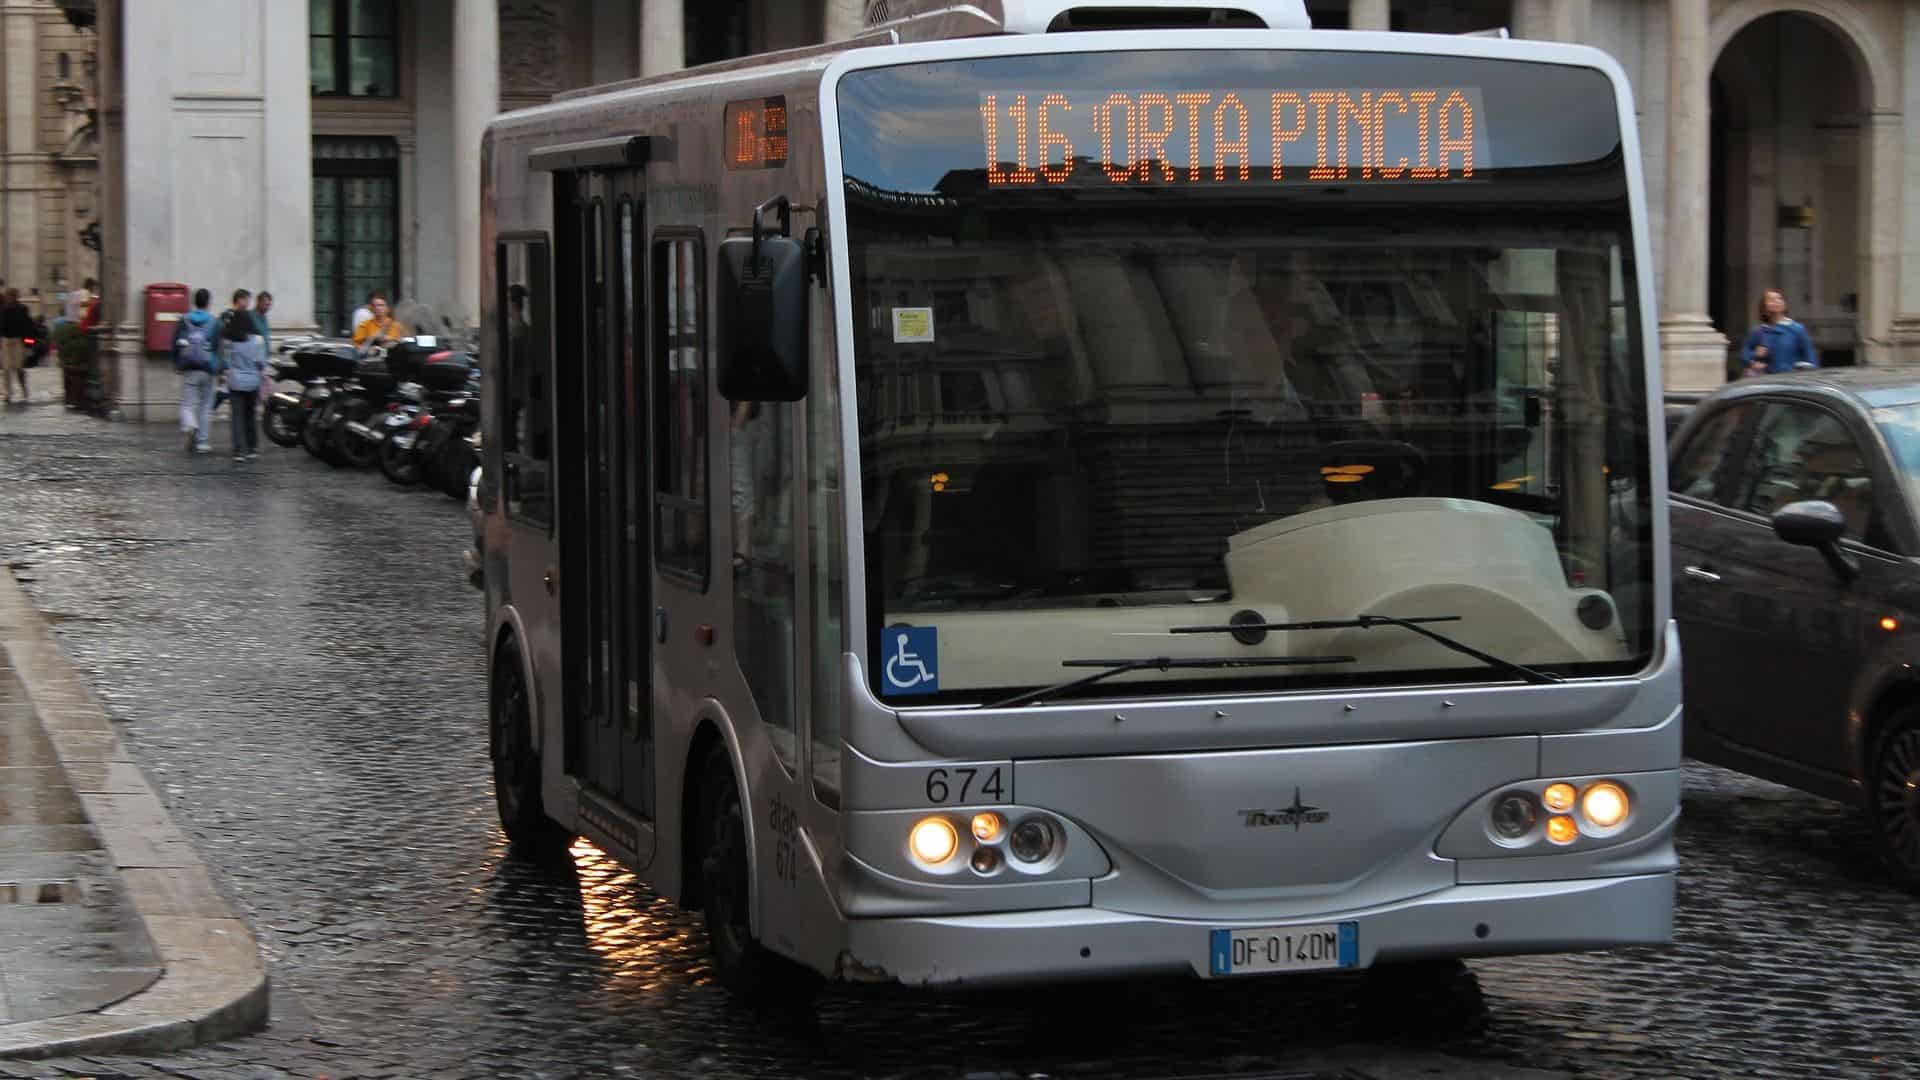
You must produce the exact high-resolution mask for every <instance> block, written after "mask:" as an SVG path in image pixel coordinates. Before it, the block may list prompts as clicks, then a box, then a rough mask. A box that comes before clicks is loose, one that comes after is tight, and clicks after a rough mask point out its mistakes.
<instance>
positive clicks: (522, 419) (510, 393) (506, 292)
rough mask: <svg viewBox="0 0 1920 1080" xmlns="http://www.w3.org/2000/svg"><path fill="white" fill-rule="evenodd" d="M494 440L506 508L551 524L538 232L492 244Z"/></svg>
mask: <svg viewBox="0 0 1920 1080" xmlns="http://www.w3.org/2000/svg"><path fill="white" fill-rule="evenodd" d="M499 261H500V266H499V279H498V280H499V282H500V296H499V297H498V298H497V303H498V305H499V310H500V312H501V319H500V324H501V325H500V355H501V357H502V364H501V375H502V376H503V379H502V381H503V382H504V383H505V384H506V386H505V388H504V392H502V393H501V394H500V407H501V410H502V416H501V425H500V441H501V455H502V460H503V462H504V464H505V466H506V476H505V477H504V481H503V484H502V488H503V491H504V493H505V495H506V501H507V514H508V515H509V516H510V517H515V518H519V519H521V520H523V521H529V522H532V523H534V524H536V525H541V526H550V525H552V524H553V497H552V494H551V489H550V487H549V483H548V471H547V462H548V460H549V459H550V458H551V457H552V456H553V401H552V397H551V387H552V365H551V363H550V361H549V354H548V349H549V347H550V346H549V342H550V340H551V334H552V313H551V306H550V305H551V303H552V300H551V295H550V290H549V286H548V276H549V273H550V271H549V269H548V256H547V245H546V242H545V241H544V240H513V241H507V242H505V243H502V244H501V245H500V250H499Z"/></svg>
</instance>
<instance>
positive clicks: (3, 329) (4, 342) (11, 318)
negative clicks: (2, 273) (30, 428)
mask: <svg viewBox="0 0 1920 1080" xmlns="http://www.w3.org/2000/svg"><path fill="white" fill-rule="evenodd" d="M32 336H33V315H32V314H31V313H29V312H28V311H27V305H25V304H23V303H21V302H20V290H19V289H8V290H7V291H6V294H5V301H4V303H3V304H0V383H5V384H6V390H7V393H6V400H7V404H9V405H11V404H13V384H14V383H15V382H18V383H19V384H20V400H21V401H22V402H25V401H27V400H28V397H27V339H28V338H30V337H32Z"/></svg>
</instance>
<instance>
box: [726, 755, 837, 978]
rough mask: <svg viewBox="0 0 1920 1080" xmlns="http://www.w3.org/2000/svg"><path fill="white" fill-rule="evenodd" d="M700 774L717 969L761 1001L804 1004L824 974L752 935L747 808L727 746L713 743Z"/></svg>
mask: <svg viewBox="0 0 1920 1080" xmlns="http://www.w3.org/2000/svg"><path fill="white" fill-rule="evenodd" d="M701 777H702V778H701V785H700V792H701V812H700V823H701V830H700V833H699V835H700V837H701V839H702V842H703V843H704V844H705V850H704V852H703V854H702V858H701V862H700V878H701V880H700V885H701V889H700V893H701V902H702V908H703V913H704V914H705V916H706V921H707V943H708V947H709V948H710V949H711V950H712V952H713V968H714V974H715V976H716V977H717V978H718V979H719V981H720V985H721V986H724V987H726V989H727V990H728V992H730V993H732V994H735V995H738V996H739V997H742V998H745V999H746V1000H748V1001H751V1002H754V1003H756V1004H776V1003H780V1004H805V1003H807V1002H809V1001H811V1000H812V998H813V995H814V994H815V993H817V992H818V991H819V987H820V978H819V976H817V975H815V974H814V973H813V972H811V971H809V970H807V969H805V968H803V967H801V966H800V965H798V964H796V963H794V962H793V961H791V960H788V959H787V958H785V957H783V956H779V955H776V954H774V953H771V952H768V951H767V950H766V949H765V948H764V947H763V946H761V944H760V943H759V942H758V941H755V940H754V938H753V924H752V919H751V915H750V907H751V896H752V886H751V884H750V882H749V878H750V875H751V873H752V870H751V868H750V867H749V866H748V865H747V822H746V814H745V812H744V811H743V810H742V808H741V805H740V788H739V785H737V784H735V783H734V781H733V763H732V762H731V760H730V759H729V758H728V757H727V751H726V748H725V747H723V746H715V747H714V748H713V751H712V753H710V754H709V755H708V757H707V764H706V768H705V769H704V770H703V771H702V774H701Z"/></svg>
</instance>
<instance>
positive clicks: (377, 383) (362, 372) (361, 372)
mask: <svg viewBox="0 0 1920 1080" xmlns="http://www.w3.org/2000/svg"><path fill="white" fill-rule="evenodd" d="M393 368H394V365H393V363H392V362H391V360H390V359H389V358H388V357H385V356H375V357H372V358H370V359H367V360H362V361H361V362H360V366H359V367H357V368H355V369H354V372H353V374H354V377H355V378H358V379H359V380H360V385H361V386H364V387H366V388H367V389H368V390H371V391H373V392H374V393H376V394H385V393H390V392H391V391H392V390H393V388H394V387H396V386H398V385H400V376H399V375H398V374H397V373H396V372H395V371H394V370H393Z"/></svg>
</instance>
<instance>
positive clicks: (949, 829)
mask: <svg viewBox="0 0 1920 1080" xmlns="http://www.w3.org/2000/svg"><path fill="white" fill-rule="evenodd" d="M907 846H908V847H909V848H911V849H912V850H913V857H914V858H916V859H919V860H920V861H921V862H923V863H925V864H927V865H928V866H939V865H940V864H942V863H944V862H946V861H947V860H948V859H951V858H953V855H954V852H957V851H959V850H960V834H959V833H958V832H957V831H955V829H954V827H953V823H952V822H950V821H948V820H947V819H946V818H943V817H930V818H921V819H920V820H919V822H917V823H916V824H915V825H914V826H913V830H912V831H911V832H909V833H908V834H907Z"/></svg>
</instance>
